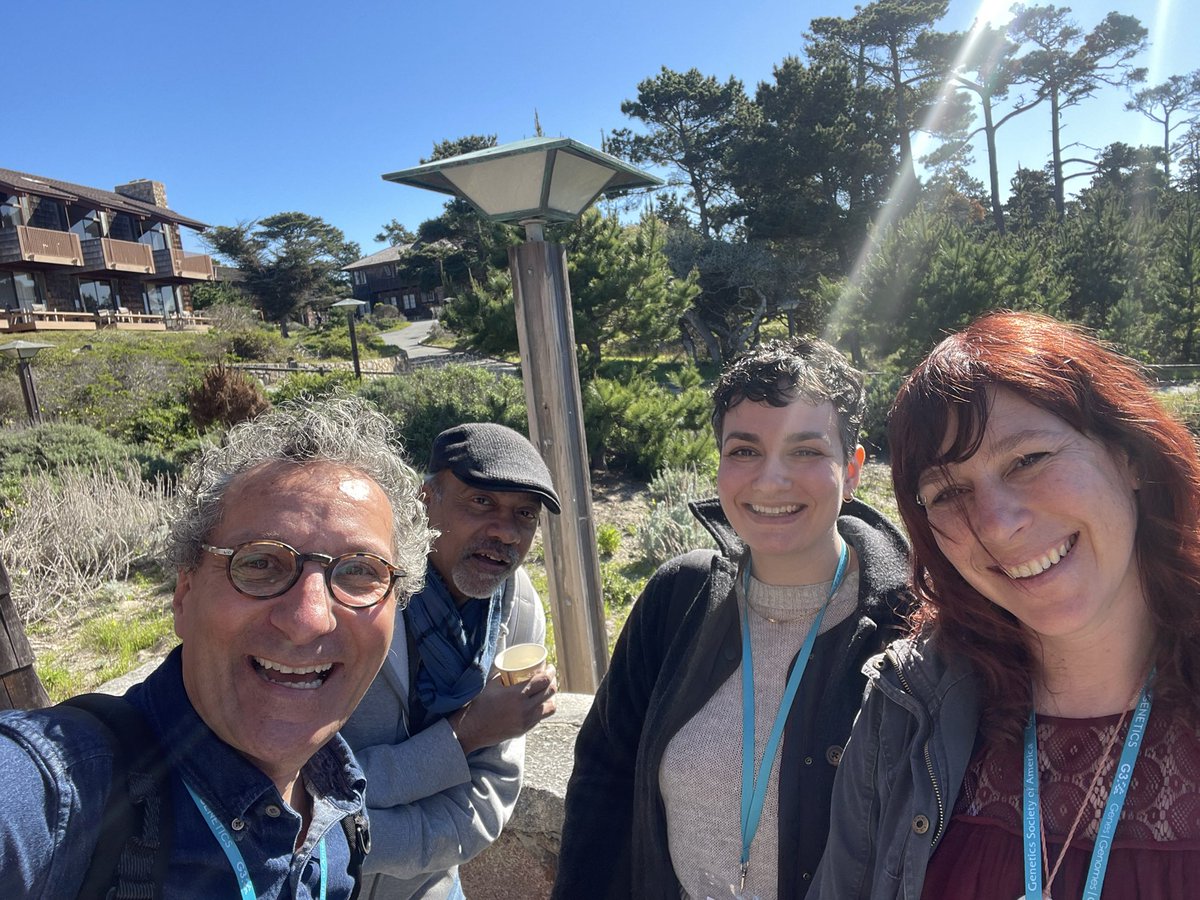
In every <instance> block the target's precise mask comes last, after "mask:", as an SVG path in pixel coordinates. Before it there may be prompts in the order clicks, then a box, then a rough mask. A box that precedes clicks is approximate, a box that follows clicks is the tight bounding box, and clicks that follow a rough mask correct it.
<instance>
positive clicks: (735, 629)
mask: <svg viewBox="0 0 1200 900" xmlns="http://www.w3.org/2000/svg"><path fill="white" fill-rule="evenodd" d="M692 509H693V512H695V514H696V515H697V517H698V518H699V519H700V521H701V522H702V523H704V525H705V527H707V528H708V530H709V531H710V532H711V533H712V534H713V535H714V537H716V539H717V542H718V544H719V545H720V547H721V552H720V553H715V552H713V551H711V550H697V551H693V552H691V553H688V554H685V555H683V556H679V557H676V558H675V559H673V560H671V561H670V562H668V563H666V564H665V565H663V566H662V567H661V568H660V569H659V570H658V571H657V572H655V574H654V576H653V577H652V578H651V579H650V581H649V583H648V584H647V585H646V589H645V590H644V591H643V592H642V595H641V597H639V598H638V601H637V603H636V605H635V606H634V608H633V611H632V612H631V613H630V616H629V620H628V621H627V622H626V623H625V628H624V629H623V630H622V632H621V636H620V638H619V639H618V640H617V644H616V649H615V650H614V652H613V658H612V662H611V664H610V666H609V670H608V673H607V674H606V675H605V677H604V681H603V682H602V683H601V685H600V689H599V691H598V692H597V694H596V699H595V701H594V702H593V704H592V708H591V711H590V712H589V713H588V716H587V718H586V719H585V721H584V723H583V726H582V728H581V729H580V732H579V737H578V740H577V741H576V744H575V767H574V770H573V772H572V775H571V779H570V782H569V783H568V787H567V798H566V819H565V822H564V824H563V835H562V850H561V852H560V855H559V863H558V877H557V879H556V881H555V884H554V891H553V893H552V897H553V898H556V900H587V898H614V900H615V898H620V900H629V898H632V897H636V898H664V900H678V898H679V892H680V886H679V882H678V880H677V879H676V877H675V872H674V869H673V867H672V865H671V857H670V851H669V849H668V846H667V825H666V813H665V807H664V805H663V800H662V796H661V794H660V793H659V777H658V775H659V767H660V765H661V763H662V757H663V752H664V750H665V749H666V746H667V743H668V742H669V741H670V740H671V738H672V737H673V736H674V735H675V733H676V732H677V731H678V730H679V729H680V727H682V726H683V725H684V724H685V723H686V722H687V721H688V720H690V719H691V718H692V717H693V716H694V715H695V714H696V713H697V712H698V711H699V710H700V709H701V707H703V706H704V704H705V703H706V702H707V701H708V699H709V698H710V697H711V696H712V694H713V693H714V691H715V690H716V689H717V688H718V687H719V686H720V685H721V684H723V683H724V682H725V681H726V680H727V679H728V678H730V677H731V676H732V675H733V674H734V672H735V671H736V670H737V668H738V664H739V663H740V661H741V656H742V648H741V625H740V622H739V618H738V609H737V599H736V594H735V583H736V579H737V577H738V568H739V563H740V561H741V560H742V559H743V557H744V555H745V554H744V547H743V545H742V543H741V541H740V539H739V538H738V537H737V535H736V534H735V533H734V531H733V529H732V528H731V527H730V525H729V522H728V521H727V520H726V518H725V515H724V513H723V512H722V511H721V508H720V505H719V504H718V503H717V501H716V500H708V501H704V502H701V503H697V504H693V506H692ZM837 527H838V531H839V533H840V534H841V535H842V537H843V538H845V540H846V541H847V542H848V543H849V544H850V545H851V546H852V547H853V548H854V550H855V552H856V553H857V554H858V560H859V597H858V610H857V612H856V613H855V614H853V615H851V616H849V617H848V618H847V619H846V620H845V621H843V622H841V623H840V624H839V625H837V626H835V627H834V628H832V629H831V630H829V631H828V632H826V633H825V634H823V635H821V636H820V637H819V638H817V641H816V645H815V646H814V648H813V654H812V657H811V658H810V660H809V663H808V668H807V669H806V670H805V672H804V677H803V679H802V680H801V682H800V689H799V691H798V693H797V695H796V700H795V702H794V704H793V706H792V709H791V712H790V713H789V715H788V719H787V724H786V725H785V727H784V739H783V746H782V749H781V754H782V756H781V759H780V778H779V793H780V796H779V815H780V826H779V891H778V894H777V896H778V897H779V898H803V897H804V896H805V894H806V893H807V891H808V885H809V883H810V882H811V880H812V875H813V873H814V872H815V871H816V868H817V863H818V862H819V861H820V859H821V854H822V852H823V850H824V848H825V841H826V837H827V835H828V830H829V803H830V795H831V792H832V789H833V777H834V773H835V772H836V771H837V765H838V762H839V761H840V760H841V754H842V747H843V746H844V745H845V743H846V739H847V737H848V736H849V734H850V726H851V725H852V724H853V722H854V717H855V715H856V714H857V713H858V709H859V704H860V703H861V701H862V696H863V689H864V686H865V676H864V675H863V674H862V667H863V665H864V663H865V662H866V661H867V659H869V658H870V657H871V656H872V655H874V654H876V653H879V652H880V651H881V650H882V649H883V647H884V646H885V645H886V644H887V643H889V642H890V641H891V640H893V639H894V638H896V637H897V636H898V635H899V633H900V626H901V617H902V616H903V615H905V614H906V613H907V612H908V611H909V609H910V608H911V604H912V597H911V594H910V593H909V592H908V589H907V587H906V585H907V579H908V544H907V541H906V540H905V539H904V537H903V535H902V534H901V533H900V532H899V530H897V528H896V527H895V526H894V525H892V523H891V522H889V521H888V520H887V519H886V518H885V517H884V516H883V515H882V514H880V513H879V512H878V511H877V510H875V509H873V508H872V507H870V506H868V505H867V504H865V503H862V502H861V501H857V500H855V501H851V502H849V503H846V504H845V505H844V506H843V507H842V513H841V516H840V517H839V519H838V525H837ZM797 652H799V648H797ZM792 664H793V665H794V664H795V660H794V659H793V662H792ZM727 814H728V815H730V816H734V817H736V816H737V815H738V810H736V809H733V810H728V811H727Z"/></svg>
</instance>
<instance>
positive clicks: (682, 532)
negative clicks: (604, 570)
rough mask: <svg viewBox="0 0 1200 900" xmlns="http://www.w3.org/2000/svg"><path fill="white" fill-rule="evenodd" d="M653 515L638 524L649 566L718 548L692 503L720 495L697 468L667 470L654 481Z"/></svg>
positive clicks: (644, 558)
mask: <svg viewBox="0 0 1200 900" xmlns="http://www.w3.org/2000/svg"><path fill="white" fill-rule="evenodd" d="M647 490H648V493H649V495H650V512H649V513H648V514H647V515H646V517H645V518H643V519H642V521H641V522H639V523H638V527H637V531H636V532H635V533H634V539H635V540H636V541H637V544H638V548H639V550H640V552H641V558H642V561H643V563H645V564H646V565H648V566H650V567H652V568H656V567H658V566H660V565H662V564H663V563H664V562H666V561H667V560H668V559H671V558H672V557H675V556H679V555H680V554H681V553H687V552H688V551H689V550H695V549H697V548H700V547H712V548H715V547H716V542H715V541H714V540H713V537H712V535H711V534H709V533H708V531H707V530H705V528H704V526H703V525H701V524H700V523H699V522H698V521H697V520H696V517H695V516H694V515H692V511H691V510H690V509H689V508H688V501H690V500H700V499H703V498H705V497H711V496H712V495H713V494H714V493H715V492H716V484H715V482H714V481H713V479H712V477H711V476H709V475H707V474H705V473H704V472H702V471H701V470H699V469H696V468H695V467H692V466H689V467H683V468H666V469H663V470H662V471H661V472H659V473H658V474H657V475H655V476H654V477H653V478H652V479H651V480H650V485H649V487H648V489H647Z"/></svg>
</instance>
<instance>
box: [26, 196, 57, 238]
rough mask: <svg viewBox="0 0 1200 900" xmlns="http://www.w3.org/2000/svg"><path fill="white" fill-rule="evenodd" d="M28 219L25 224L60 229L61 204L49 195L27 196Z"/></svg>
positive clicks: (53, 229)
mask: <svg viewBox="0 0 1200 900" xmlns="http://www.w3.org/2000/svg"><path fill="white" fill-rule="evenodd" d="M28 209H29V219H28V221H27V222H26V223H25V224H26V225H32V226H33V227H35V228H48V229H50V230H51V231H62V230H63V227H64V225H65V223H64V221H63V205H62V204H61V203H59V202H58V201H57V200H55V199H53V198H51V197H33V196H31V197H29V199H28Z"/></svg>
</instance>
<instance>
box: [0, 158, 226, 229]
mask: <svg viewBox="0 0 1200 900" xmlns="http://www.w3.org/2000/svg"><path fill="white" fill-rule="evenodd" d="M0 188H6V189H7V190H9V191H15V192H20V193H23V194H35V195H37V196H39V197H52V198H54V199H55V200H74V201H86V202H88V203H94V204H95V205H96V206H98V207H100V208H102V209H109V210H113V211H115V212H125V213H129V214H130V215H134V216H138V217H139V218H152V219H165V220H166V221H168V222H173V223H175V224H176V225H184V226H186V227H188V228H194V229H195V230H196V231H203V230H204V229H205V228H208V226H207V225H205V224H204V223H203V222H198V221H196V220H195V219H189V218H188V217H187V216H181V215H180V214H179V213H177V212H175V211H174V210H171V209H168V208H167V207H165V206H155V205H154V204H153V203H143V202H142V201H141V200H134V199H133V198H132V197H126V196H125V195H124V194H118V193H116V192H115V191H102V190H100V189H98V188H92V187H87V186H86V185H82V184H72V183H71V182H69V181H59V180H58V179H57V178H46V177H44V176H42V175H30V174H29V173H28V172H17V171H15V170H13V169H0Z"/></svg>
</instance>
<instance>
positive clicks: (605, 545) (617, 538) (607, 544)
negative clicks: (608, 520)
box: [596, 525, 621, 556]
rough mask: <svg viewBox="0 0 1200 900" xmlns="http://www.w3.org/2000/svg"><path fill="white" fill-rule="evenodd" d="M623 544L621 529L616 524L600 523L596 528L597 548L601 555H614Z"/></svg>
mask: <svg viewBox="0 0 1200 900" xmlns="http://www.w3.org/2000/svg"><path fill="white" fill-rule="evenodd" d="M620 546H621V529H619V528H618V527H617V526H616V525H599V526H597V528H596V549H597V550H598V551H599V552H600V555H601V556H612V555H613V554H614V553H616V552H617V549H618V548H619V547H620Z"/></svg>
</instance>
